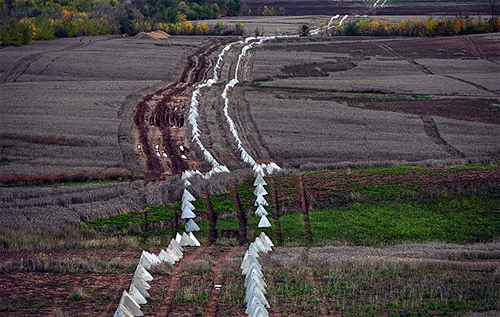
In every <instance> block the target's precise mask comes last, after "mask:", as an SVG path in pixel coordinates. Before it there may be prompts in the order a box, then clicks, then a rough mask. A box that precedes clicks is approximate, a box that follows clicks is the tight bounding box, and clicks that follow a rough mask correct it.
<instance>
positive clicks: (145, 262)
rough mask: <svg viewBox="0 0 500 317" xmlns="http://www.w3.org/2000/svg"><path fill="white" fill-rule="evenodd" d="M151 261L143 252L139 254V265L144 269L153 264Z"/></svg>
mask: <svg viewBox="0 0 500 317" xmlns="http://www.w3.org/2000/svg"><path fill="white" fill-rule="evenodd" d="M153 264H154V263H153V261H152V260H151V258H150V257H148V256H147V255H145V254H144V251H143V253H142V254H141V257H140V259H139V265H141V266H142V267H143V268H145V269H150V268H151V267H152V266H153Z"/></svg>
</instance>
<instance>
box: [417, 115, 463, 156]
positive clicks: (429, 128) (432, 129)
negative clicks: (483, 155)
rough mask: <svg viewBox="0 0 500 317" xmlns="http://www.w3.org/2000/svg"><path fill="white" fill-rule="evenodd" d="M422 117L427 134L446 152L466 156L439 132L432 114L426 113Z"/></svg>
mask: <svg viewBox="0 0 500 317" xmlns="http://www.w3.org/2000/svg"><path fill="white" fill-rule="evenodd" d="M420 119H421V120H422V122H423V123H424V131H425V134H427V136H428V137H429V138H430V139H431V140H432V142H434V143H435V144H437V145H439V146H441V147H442V148H443V149H444V150H445V151H446V153H448V154H450V155H451V156H452V157H454V158H465V154H464V153H462V152H460V151H459V150H457V149H456V148H454V147H453V146H452V145H451V144H449V143H448V142H446V140H445V139H443V137H442V136H441V134H440V133H439V129H438V127H437V125H436V122H434V119H432V117H431V116H428V115H424V116H420Z"/></svg>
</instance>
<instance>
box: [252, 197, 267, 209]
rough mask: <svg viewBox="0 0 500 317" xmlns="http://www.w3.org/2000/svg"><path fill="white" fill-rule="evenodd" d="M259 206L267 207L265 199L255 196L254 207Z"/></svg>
mask: <svg viewBox="0 0 500 317" xmlns="http://www.w3.org/2000/svg"><path fill="white" fill-rule="evenodd" d="M259 205H260V206H269V204H268V203H267V201H266V199H265V198H264V196H262V195H259V196H257V199H256V200H255V204H254V206H259Z"/></svg>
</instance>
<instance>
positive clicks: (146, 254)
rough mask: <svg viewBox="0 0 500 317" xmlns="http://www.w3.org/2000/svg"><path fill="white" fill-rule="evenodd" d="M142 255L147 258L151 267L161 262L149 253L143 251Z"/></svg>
mask: <svg viewBox="0 0 500 317" xmlns="http://www.w3.org/2000/svg"><path fill="white" fill-rule="evenodd" d="M142 254H144V256H145V257H147V258H148V260H149V262H151V264H152V265H155V264H159V263H160V262H161V260H160V258H158V256H157V255H156V254H153V253H149V252H148V251H145V250H143V251H142Z"/></svg>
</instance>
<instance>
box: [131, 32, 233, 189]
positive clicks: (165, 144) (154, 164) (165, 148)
mask: <svg viewBox="0 0 500 317" xmlns="http://www.w3.org/2000/svg"><path fill="white" fill-rule="evenodd" d="M226 42H227V40H226V41H220V42H214V43H211V44H207V45H205V46H203V47H201V48H200V49H198V50H197V51H196V53H194V54H193V55H192V56H190V57H189V58H188V65H187V66H186V68H185V69H184V71H183V73H182V76H181V78H180V80H179V81H178V82H175V83H170V84H168V85H167V86H165V87H163V88H161V89H159V90H157V91H155V92H154V93H152V94H148V95H146V96H144V98H143V99H142V100H141V101H140V102H139V103H138V104H137V106H136V109H135V111H134V114H133V120H134V123H135V127H136V129H137V132H138V138H139V140H138V141H139V143H140V145H141V148H140V150H139V152H140V153H141V154H144V155H145V163H146V164H145V165H146V169H147V171H146V172H147V173H146V175H147V178H148V179H149V180H158V179H162V178H164V177H165V176H167V175H172V174H180V173H182V172H183V171H185V170H187V169H189V168H190V164H191V165H193V164H195V163H194V162H193V161H192V160H189V159H187V157H188V155H189V148H188V147H187V145H186V142H185V137H184V132H183V131H182V129H181V128H182V127H183V126H184V123H185V118H184V115H185V113H186V111H185V110H186V104H187V101H188V93H189V90H190V89H191V88H192V87H193V86H194V85H195V84H197V83H199V82H201V81H202V80H203V78H204V77H205V74H206V72H207V71H208V70H209V69H210V67H211V59H210V56H211V54H212V53H214V52H216V51H218V50H219V49H220V47H221V46H223V45H224V44H225V43H226ZM157 146H158V148H156V147H157ZM181 146H183V150H181V148H180V147H181ZM164 155H167V157H165V156H164ZM183 155H184V156H185V157H186V158H182V156H183ZM191 167H192V166H191Z"/></svg>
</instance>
